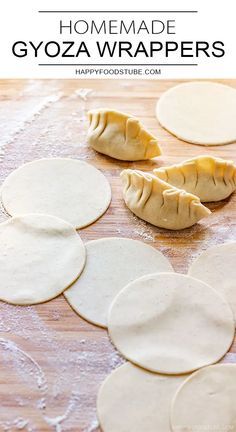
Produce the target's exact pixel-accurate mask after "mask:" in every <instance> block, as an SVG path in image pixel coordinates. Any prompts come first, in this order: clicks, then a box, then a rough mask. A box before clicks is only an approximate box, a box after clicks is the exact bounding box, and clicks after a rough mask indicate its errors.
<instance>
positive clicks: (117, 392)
mask: <svg viewBox="0 0 236 432" xmlns="http://www.w3.org/2000/svg"><path fill="white" fill-rule="evenodd" d="M185 379H186V376H168V375H158V374H154V373H152V372H148V371H145V370H144V369H141V368H139V367H137V366H134V365H132V364H131V363H125V364H124V365H122V366H120V367H119V368H118V369H116V370H115V371H113V372H112V373H111V375H109V376H108V377H107V378H106V380H105V381H104V383H103V384H102V386H101V388H100V391H99V393H98V399H97V412H98V419H99V422H100V425H101V427H102V430H103V431H104V432H121V431H122V432H143V431H145V432H158V431H160V432H170V425H169V421H170V420H169V415H170V413H169V409H170V403H171V400H172V398H173V396H174V394H175V392H176V390H177V389H178V387H179V386H180V385H181V384H182V383H183V381H184V380H185Z"/></svg>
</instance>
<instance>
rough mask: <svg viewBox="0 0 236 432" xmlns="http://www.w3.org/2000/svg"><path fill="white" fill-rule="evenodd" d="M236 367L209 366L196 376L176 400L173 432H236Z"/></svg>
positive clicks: (190, 378)
mask: <svg viewBox="0 0 236 432" xmlns="http://www.w3.org/2000/svg"><path fill="white" fill-rule="evenodd" d="M235 394H236V365H233V364H220V365H214V366H208V367H206V368H204V369H201V370H199V371H197V372H195V373H194V374H192V375H191V376H190V377H189V378H187V380H186V381H185V382H184V383H183V384H182V385H181V386H180V388H179V389H178V390H177V393H176V395H175V397H174V399H173V403H172V409H171V425H172V429H171V430H172V431H173V432H198V431H199V432H201V431H209V432H211V431H217V432H236V404H235Z"/></svg>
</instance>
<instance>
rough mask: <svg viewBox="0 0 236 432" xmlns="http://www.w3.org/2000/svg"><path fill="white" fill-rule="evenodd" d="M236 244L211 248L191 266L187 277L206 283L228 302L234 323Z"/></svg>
mask: <svg viewBox="0 0 236 432" xmlns="http://www.w3.org/2000/svg"><path fill="white" fill-rule="evenodd" d="M235 257H236V243H225V244H222V245H218V246H213V247H211V248H209V249H207V250H206V251H204V252H203V253H202V254H201V255H200V256H199V257H198V258H197V259H196V260H195V261H194V262H193V263H192V265H191V267H190V269H189V275H190V276H192V277H195V278H198V279H200V280H202V281H203V282H206V283H207V284H209V285H211V286H212V287H213V288H215V289H216V290H217V291H218V292H219V293H220V294H222V295H223V296H224V297H225V299H226V300H227V301H228V303H229V305H230V306H231V309H232V311H233V314H234V320H235V323H236V259H235Z"/></svg>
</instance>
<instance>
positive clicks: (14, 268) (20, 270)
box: [0, 214, 86, 305]
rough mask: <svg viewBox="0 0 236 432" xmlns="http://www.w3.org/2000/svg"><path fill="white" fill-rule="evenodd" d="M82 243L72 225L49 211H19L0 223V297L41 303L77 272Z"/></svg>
mask: <svg viewBox="0 0 236 432" xmlns="http://www.w3.org/2000/svg"><path fill="white" fill-rule="evenodd" d="M85 252H86V251H85V247H84V245H83V243H82V240H81V239H80V237H79V235H78V234H77V232H76V231H75V229H74V228H73V227H72V225H70V224H68V223H67V222H65V221H63V220H62V219H59V218H56V217H54V216H49V215H43V214H40V215H37V214H31V215H29V214H28V215H22V216H16V217H13V218H11V219H9V220H7V221H6V222H3V223H1V224H0V280H1V283H0V299H1V300H3V301H6V302H8V303H12V304H18V305H30V304H36V303H42V302H45V301H47V300H50V299H52V298H54V297H56V296H58V295H59V294H61V293H62V292H63V291H64V290H65V289H66V288H67V287H68V286H69V285H70V284H71V283H72V282H74V280H75V279H76V278H77V277H78V276H79V274H80V273H81V271H82V269H83V267H84V264H85Z"/></svg>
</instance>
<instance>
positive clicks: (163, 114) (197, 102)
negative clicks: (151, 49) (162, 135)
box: [156, 81, 236, 145]
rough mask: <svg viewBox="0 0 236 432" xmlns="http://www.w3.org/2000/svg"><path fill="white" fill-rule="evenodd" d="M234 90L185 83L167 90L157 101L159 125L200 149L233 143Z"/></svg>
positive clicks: (206, 82)
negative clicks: (202, 146) (199, 146)
mask: <svg viewBox="0 0 236 432" xmlns="http://www.w3.org/2000/svg"><path fill="white" fill-rule="evenodd" d="M235 112H236V90H235V89H234V88H232V87H229V86H226V85H224V84H218V83H213V82H208V81H203V82H188V83H184V84H179V85H177V86H175V87H172V88H171V89H169V90H167V91H166V92H165V93H164V94H163V95H162V96H161V98H160V99H159V101H158V102H157V106H156V115H157V119H158V120H159V122H160V124H161V125H162V126H163V127H164V128H165V129H167V130H168V131H169V132H171V133H172V134H173V135H175V136H177V137H178V138H180V139H182V140H184V141H188V142H190V143H195V144H201V145H220V144H228V143H231V142H233V141H235V140H236V122H235Z"/></svg>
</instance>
